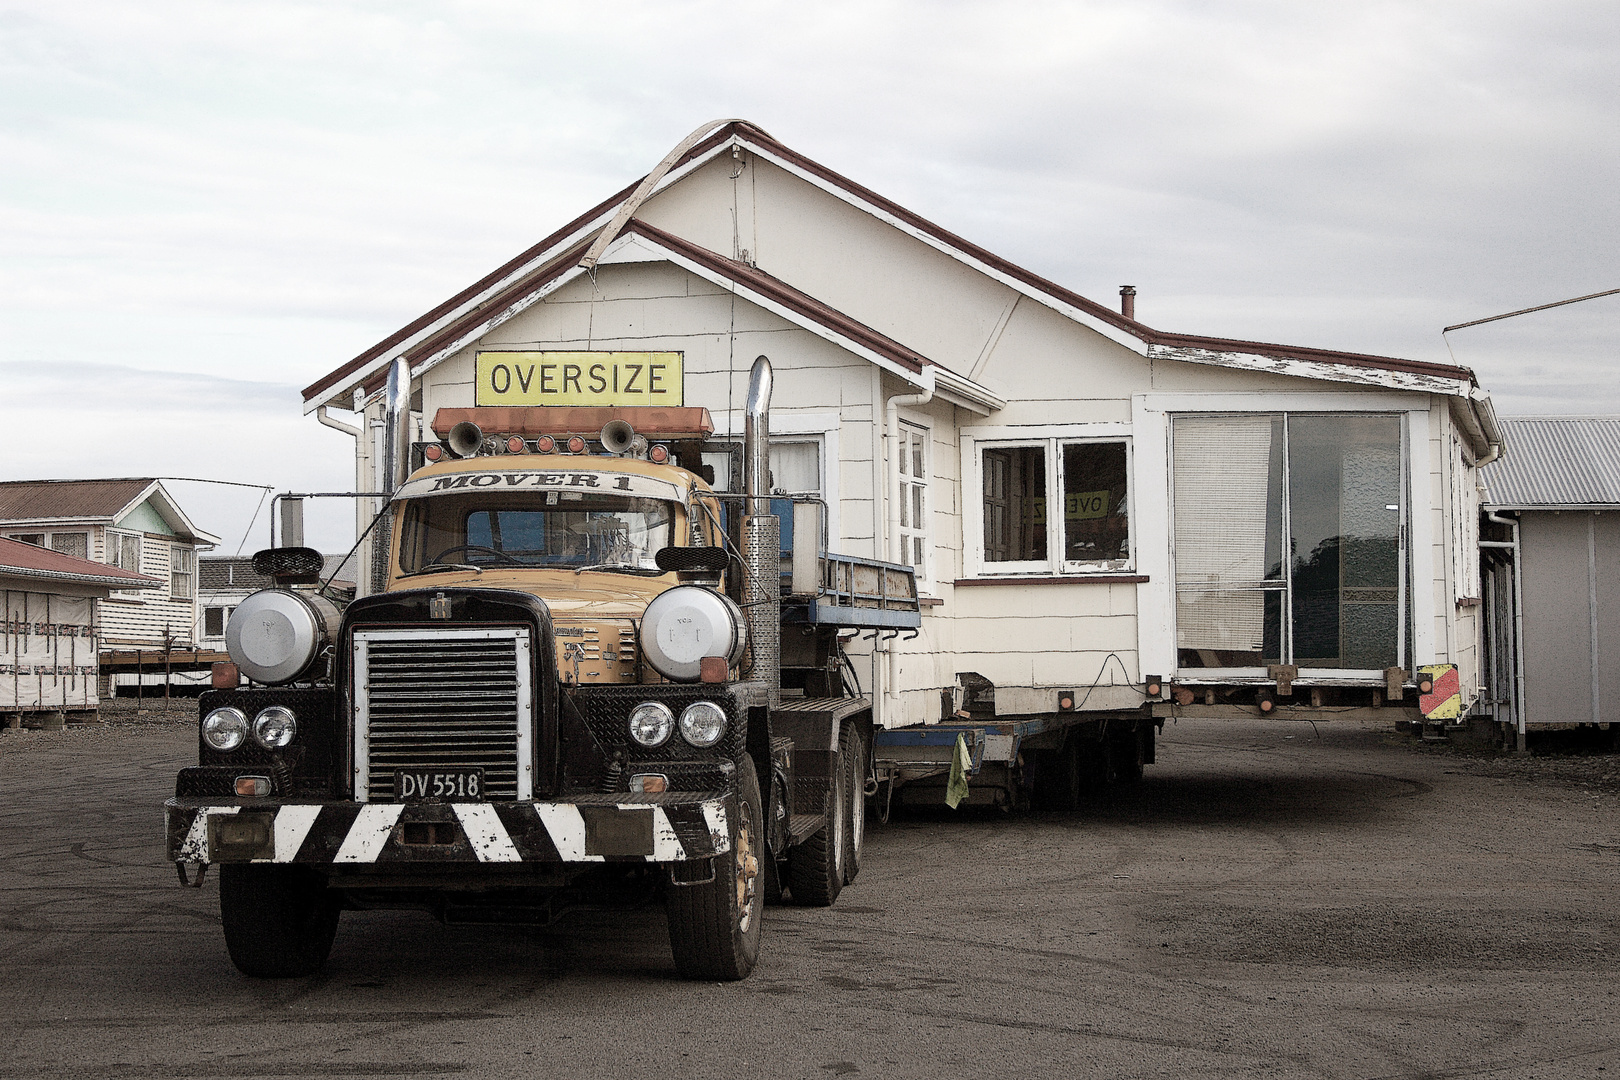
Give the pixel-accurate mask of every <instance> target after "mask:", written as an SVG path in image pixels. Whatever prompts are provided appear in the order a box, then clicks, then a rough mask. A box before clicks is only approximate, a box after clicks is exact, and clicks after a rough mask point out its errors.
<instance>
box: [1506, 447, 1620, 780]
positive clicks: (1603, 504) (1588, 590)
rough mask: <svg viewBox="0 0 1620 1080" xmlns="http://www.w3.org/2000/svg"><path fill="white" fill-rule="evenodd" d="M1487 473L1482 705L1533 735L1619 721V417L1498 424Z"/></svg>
mask: <svg viewBox="0 0 1620 1080" xmlns="http://www.w3.org/2000/svg"><path fill="white" fill-rule="evenodd" d="M1502 434H1503V439H1504V444H1505V446H1506V449H1507V452H1506V453H1505V454H1504V456H1503V457H1502V459H1501V460H1500V461H1496V462H1493V463H1492V464H1490V465H1489V466H1487V467H1486V469H1485V471H1484V479H1485V492H1486V494H1485V518H1484V520H1483V523H1482V529H1481V532H1482V536H1483V537H1484V539H1483V541H1482V543H1481V553H1482V555H1483V562H1484V599H1485V616H1486V619H1487V626H1488V633H1487V640H1488V642H1489V643H1490V647H1489V649H1488V658H1489V660H1488V663H1487V665H1486V671H1485V680H1484V681H1485V685H1486V687H1487V696H1488V698H1489V699H1490V701H1491V704H1492V705H1493V706H1494V708H1495V717H1496V719H1497V720H1498V721H1499V722H1501V723H1502V724H1504V725H1505V726H1507V727H1508V728H1510V732H1509V733H1510V734H1515V735H1516V736H1517V741H1518V745H1519V746H1520V748H1521V749H1522V748H1523V746H1524V741H1525V738H1526V735H1527V733H1528V732H1531V731H1534V730H1537V729H1540V730H1543V731H1547V730H1556V729H1568V728H1578V727H1589V726H1598V727H1601V728H1606V729H1610V730H1612V728H1611V727H1610V726H1611V725H1612V724H1614V723H1615V722H1616V721H1620V417H1613V416H1577V417H1537V418H1526V419H1513V420H1503V421H1502Z"/></svg>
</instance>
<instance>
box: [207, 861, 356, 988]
mask: <svg viewBox="0 0 1620 1080" xmlns="http://www.w3.org/2000/svg"><path fill="white" fill-rule="evenodd" d="M341 913H342V905H341V903H340V902H339V900H338V897H337V895H336V894H334V893H333V892H331V891H330V890H329V889H327V888H326V883H325V882H324V881H322V880H321V877H320V876H319V875H318V874H316V873H315V872H314V871H312V870H309V869H307V868H305V867H302V866H260V865H253V864H244V863H228V864H226V865H224V866H221V867H220V868H219V914H220V921H221V922H222V923H223V924H224V927H225V947H226V948H227V949H229V950H230V954H231V963H233V964H235V965H236V968H237V970H238V971H240V972H241V973H242V974H244V975H251V976H253V977H254V978H257V979H291V978H297V977H299V976H302V975H313V974H315V973H316V972H317V971H319V970H321V966H322V965H323V964H325V963H326V958H327V956H328V955H329V954H330V953H331V951H332V938H333V937H334V936H336V934H337V925H338V916H339V915H340V914H341Z"/></svg>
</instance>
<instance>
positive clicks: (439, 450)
mask: <svg viewBox="0 0 1620 1080" xmlns="http://www.w3.org/2000/svg"><path fill="white" fill-rule="evenodd" d="M422 456H423V457H424V458H426V459H427V460H429V461H438V460H439V459H440V458H442V457H444V447H442V446H440V445H439V444H438V443H428V444H427V445H426V446H424V447H422Z"/></svg>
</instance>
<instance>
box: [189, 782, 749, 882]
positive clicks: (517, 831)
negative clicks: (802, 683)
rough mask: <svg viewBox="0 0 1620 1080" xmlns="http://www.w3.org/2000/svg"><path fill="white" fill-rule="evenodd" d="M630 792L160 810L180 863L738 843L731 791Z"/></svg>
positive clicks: (627, 851) (585, 854) (552, 859)
mask: <svg viewBox="0 0 1620 1080" xmlns="http://www.w3.org/2000/svg"><path fill="white" fill-rule="evenodd" d="M626 798H627V797H626V796H622V795H621V796H612V795H605V796H583V797H580V798H577V799H569V800H566V801H557V802H510V801H495V802H473V803H352V802H324V803H298V802H279V801H273V800H268V799H199V798H174V799H170V800H168V801H167V802H166V803H164V810H165V812H166V815H167V818H168V849H169V859H170V861H172V862H176V863H191V864H202V863H217V862H273V863H302V864H317V865H331V866H344V865H351V866H352V865H379V866H380V865H384V864H411V863H418V864H420V863H436V864H441V865H442V864H446V863H466V864H473V865H476V864H489V863H601V862H659V863H663V862H683V861H688V860H693V859H705V858H708V857H710V856H712V855H720V854H723V853H725V852H726V851H729V850H730V848H731V840H730V832H729V831H728V829H727V814H728V813H729V806H728V804H729V802H730V800H729V799H727V798H724V797H714V796H701V797H695V798H691V799H687V800H683V799H681V797H680V796H662V797H660V801H657V802H651V801H647V802H642V801H636V802H631V801H620V800H625V799H626ZM628 798H634V797H633V796H632V797H628ZM643 798H645V797H643ZM424 841H425V842H424Z"/></svg>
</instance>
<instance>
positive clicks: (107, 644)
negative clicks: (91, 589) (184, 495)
mask: <svg viewBox="0 0 1620 1080" xmlns="http://www.w3.org/2000/svg"><path fill="white" fill-rule="evenodd" d="M0 536H4V537H7V538H9V539H12V540H17V541H20V542H22V543H26V544H33V545H34V546H36V547H40V548H44V549H46V550H49V551H54V552H56V553H58V554H61V555H67V556H71V557H73V558H78V559H88V560H90V561H92V562H98V563H102V564H105V565H107V566H115V567H118V568H119V569H120V570H125V571H128V572H130V573H134V574H142V575H145V576H147V577H150V578H155V579H157V580H158V581H159V582H161V583H162V587H161V588H157V589H133V588H131V589H116V590H114V591H113V592H112V593H111V595H110V596H108V598H107V599H106V601H105V602H104V603H103V604H102V605H101V607H102V610H101V617H100V644H101V647H102V648H103V649H134V648H139V649H162V648H164V647H165V645H166V644H167V645H170V646H183V645H189V644H191V639H192V637H193V627H194V626H195V625H196V622H197V602H196V595H197V552H198V550H199V549H205V548H208V547H212V546H213V545H214V544H217V543H218V542H219V538H218V537H216V536H211V535H209V534H208V533H205V532H202V531H201V530H199V529H198V528H197V527H196V526H194V525H193V524H192V523H191V520H190V519H189V518H187V517H186V515H185V512H184V511H182V510H181V509H180V506H179V504H178V503H176V502H175V500H174V498H173V497H172V496H171V495H170V494H169V493H168V491H167V490H165V489H164V487H163V484H162V483H161V482H159V481H158V480H155V479H152V478H129V479H118V480H14V481H9V482H4V483H0Z"/></svg>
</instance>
